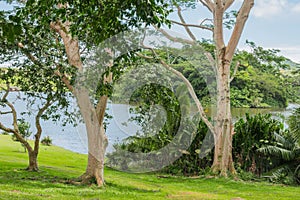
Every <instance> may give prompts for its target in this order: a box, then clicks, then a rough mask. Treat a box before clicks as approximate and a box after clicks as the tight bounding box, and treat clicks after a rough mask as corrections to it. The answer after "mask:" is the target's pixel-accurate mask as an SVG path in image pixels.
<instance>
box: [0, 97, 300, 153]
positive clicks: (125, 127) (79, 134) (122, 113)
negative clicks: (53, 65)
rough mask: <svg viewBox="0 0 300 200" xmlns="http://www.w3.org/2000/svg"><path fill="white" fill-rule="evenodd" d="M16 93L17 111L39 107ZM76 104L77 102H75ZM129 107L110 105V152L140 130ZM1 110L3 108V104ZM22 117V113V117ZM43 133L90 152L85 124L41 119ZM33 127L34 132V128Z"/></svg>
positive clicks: (239, 113) (238, 111)
mask: <svg viewBox="0 0 300 200" xmlns="http://www.w3.org/2000/svg"><path fill="white" fill-rule="evenodd" d="M16 95H17V93H11V94H10V96H9V99H10V100H13V102H14V104H15V107H16V109H17V110H18V111H25V110H28V109H31V110H33V111H34V110H36V106H37V105H35V106H33V107H30V108H27V107H26V102H23V101H21V100H20V99H17V98H16ZM73 105H74V107H75V106H76V104H75V103H74V104H73ZM296 107H299V105H295V104H291V105H289V106H288V107H287V108H286V109H250V108H234V109H233V110H232V114H233V116H234V117H235V118H238V117H243V116H245V113H250V114H258V113H272V114H273V115H274V117H276V116H277V115H278V114H280V115H282V116H284V117H288V116H289V115H291V113H292V111H293V110H294V109H295V108H296ZM129 108H130V107H129V106H128V105H124V104H111V103H109V104H108V113H109V114H110V115H111V116H113V119H111V120H109V125H108V127H107V136H108V138H109V146H108V149H107V150H108V152H111V151H112V150H113V147H112V144H114V143H116V142H118V141H121V140H122V139H124V138H126V137H128V136H130V135H132V134H134V133H136V131H138V130H140V127H139V126H138V125H137V124H135V123H134V122H131V121H128V119H129V118H131V117H132V114H130V113H129ZM0 109H2V110H3V108H2V107H0ZM19 117H20V116H19ZM25 119H26V120H27V121H29V122H30V123H31V124H34V118H33V117H29V116H25ZM0 121H1V122H2V123H4V124H5V125H10V124H11V123H12V121H11V116H10V115H5V116H3V115H2V116H1V115H0ZM42 128H43V134H42V138H43V137H45V136H50V138H51V139H52V141H53V144H54V145H57V146H60V147H63V148H65V149H68V150H71V151H74V152H78V153H84V154H86V153H87V152H88V151H87V138H86V132H85V126H84V124H79V125H78V126H76V127H74V126H73V125H71V124H68V125H67V126H65V127H63V126H62V124H61V123H57V124H55V123H53V122H52V121H42ZM31 130H32V131H33V133H34V131H35V128H34V127H31Z"/></svg>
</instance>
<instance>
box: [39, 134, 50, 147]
mask: <svg viewBox="0 0 300 200" xmlns="http://www.w3.org/2000/svg"><path fill="white" fill-rule="evenodd" d="M41 143H42V144H43V145H45V146H51V145H52V139H51V138H50V137H49V136H46V137H44V138H43V139H42V140H41Z"/></svg>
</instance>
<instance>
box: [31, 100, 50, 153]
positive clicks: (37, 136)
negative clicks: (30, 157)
mask: <svg viewBox="0 0 300 200" xmlns="http://www.w3.org/2000/svg"><path fill="white" fill-rule="evenodd" d="M52 104H53V102H52V98H51V99H47V101H46V104H45V105H44V106H43V107H42V108H39V111H38V113H37V115H36V116H35V127H36V134H35V135H34V136H35V141H34V151H36V152H38V150H39V145H40V138H41V134H42V131H43V130H42V126H41V123H40V120H41V116H42V115H43V113H44V112H45V111H46V110H47V109H48V108H49V107H50V106H51V105H52Z"/></svg>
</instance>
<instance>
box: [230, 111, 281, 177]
mask: <svg viewBox="0 0 300 200" xmlns="http://www.w3.org/2000/svg"><path fill="white" fill-rule="evenodd" d="M234 128H235V134H234V136H233V151H232V153H233V158H234V162H235V164H236V168H241V169H242V170H243V171H246V172H252V173H255V174H258V175H261V174H262V173H264V172H267V171H269V170H271V169H272V168H274V166H276V165H277V164H278V163H276V162H275V161H274V160H272V158H271V157H270V156H268V155H264V154H262V153H258V152H257V151H256V150H257V149H259V148H260V147H262V146H264V145H266V144H268V145H272V144H275V142H276V140H275V137H274V133H277V134H279V133H281V132H283V130H284V126H283V124H282V122H280V121H278V120H275V119H272V115H271V114H265V115H263V114H258V115H254V116H250V115H249V114H246V118H245V119H243V118H241V119H239V120H238V121H237V122H236V123H235V126H234Z"/></svg>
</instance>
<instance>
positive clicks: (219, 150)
mask: <svg viewBox="0 0 300 200" xmlns="http://www.w3.org/2000/svg"><path fill="white" fill-rule="evenodd" d="M219 60H220V63H219V67H218V72H217V76H218V77H217V90H218V99H217V117H216V125H215V131H216V132H215V150H214V161H213V165H212V170H213V172H215V173H218V174H220V175H221V176H225V177H226V176H227V175H228V172H230V173H231V174H235V173H236V172H235V169H234V165H233V159H232V135H233V134H232V133H233V125H232V117H231V110H230V63H226V62H224V59H223V57H222V56H221V58H220V59H219Z"/></svg>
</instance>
